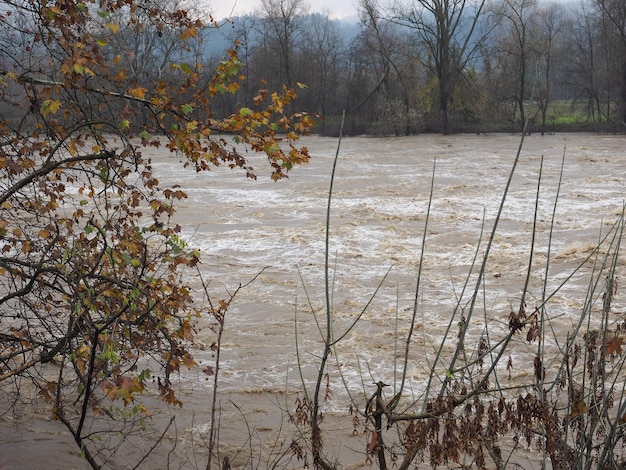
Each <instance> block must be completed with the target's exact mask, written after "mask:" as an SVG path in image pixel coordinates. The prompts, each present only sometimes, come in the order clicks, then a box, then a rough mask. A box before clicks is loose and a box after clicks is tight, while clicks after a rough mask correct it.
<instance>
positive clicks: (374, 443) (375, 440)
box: [367, 431, 378, 454]
mask: <svg viewBox="0 0 626 470" xmlns="http://www.w3.org/2000/svg"><path fill="white" fill-rule="evenodd" d="M376 447H378V432H376V431H372V439H371V441H370V442H369V444H367V453H368V454H373V453H374V451H375V450H376Z"/></svg>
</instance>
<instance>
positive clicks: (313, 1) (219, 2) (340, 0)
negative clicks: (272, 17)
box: [209, 0, 357, 19]
mask: <svg viewBox="0 0 626 470" xmlns="http://www.w3.org/2000/svg"><path fill="white" fill-rule="evenodd" d="M308 4H309V6H310V11H311V12H327V13H328V15H329V16H330V17H331V18H346V17H349V16H355V15H356V14H357V12H356V6H355V5H356V0H309V1H308ZM209 5H210V6H211V9H212V10H213V13H214V16H215V18H216V19H221V18H224V17H227V16H233V15H241V14H245V13H252V12H253V11H254V10H256V9H257V8H259V6H260V5H261V0H236V1H235V0H209Z"/></svg>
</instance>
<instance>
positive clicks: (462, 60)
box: [392, 0, 485, 134]
mask: <svg viewBox="0 0 626 470" xmlns="http://www.w3.org/2000/svg"><path fill="white" fill-rule="evenodd" d="M484 6H485V0H414V1H413V2H411V3H409V4H401V3H398V4H396V5H394V6H393V8H392V20H393V21H394V22H397V23H398V24H401V25H404V26H406V27H408V28H410V30H411V31H413V32H414V34H415V36H416V39H417V41H418V42H419V43H420V45H421V46H422V54H421V56H420V60H421V61H422V62H423V63H424V65H426V66H427V67H428V68H429V69H430V71H431V73H432V74H433V76H434V77H435V78H436V79H437V83H438V92H439V114H440V118H441V124H440V129H441V132H442V133H443V134H448V133H449V132H450V130H451V129H450V117H449V106H450V102H451V99H452V94H453V91H454V89H455V87H456V86H457V85H458V84H459V82H460V81H461V80H462V79H463V76H464V73H465V71H466V69H467V66H468V64H469V63H470V62H471V61H472V60H473V59H474V58H475V53H476V51H477V50H478V46H479V44H480V43H481V42H482V40H483V39H484V36H482V37H478V35H477V34H476V32H477V25H478V20H479V18H480V16H481V14H482V12H483V8H484Z"/></svg>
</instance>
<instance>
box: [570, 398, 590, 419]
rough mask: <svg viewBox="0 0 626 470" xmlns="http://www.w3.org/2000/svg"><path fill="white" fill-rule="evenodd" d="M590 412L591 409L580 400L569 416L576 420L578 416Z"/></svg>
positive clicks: (574, 405)
mask: <svg viewBox="0 0 626 470" xmlns="http://www.w3.org/2000/svg"><path fill="white" fill-rule="evenodd" d="M587 411H589V408H588V407H587V405H586V404H585V402H584V401H583V400H578V401H577V402H575V403H574V404H573V405H572V411H571V412H570V414H569V417H570V419H574V418H576V417H578V416H581V415H584V414H586V413H587Z"/></svg>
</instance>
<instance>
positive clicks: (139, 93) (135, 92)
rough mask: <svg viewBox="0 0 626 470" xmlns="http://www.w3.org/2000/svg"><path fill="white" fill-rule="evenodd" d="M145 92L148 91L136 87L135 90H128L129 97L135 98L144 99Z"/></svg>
mask: <svg viewBox="0 0 626 470" xmlns="http://www.w3.org/2000/svg"><path fill="white" fill-rule="evenodd" d="M147 91H148V90H146V89H145V88H142V87H137V88H131V89H130V90H128V93H129V94H130V95H131V96H134V97H135V98H139V99H144V98H145V97H146V92H147Z"/></svg>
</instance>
